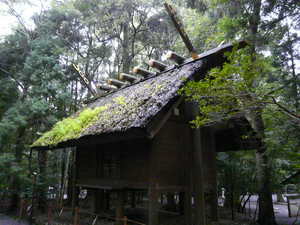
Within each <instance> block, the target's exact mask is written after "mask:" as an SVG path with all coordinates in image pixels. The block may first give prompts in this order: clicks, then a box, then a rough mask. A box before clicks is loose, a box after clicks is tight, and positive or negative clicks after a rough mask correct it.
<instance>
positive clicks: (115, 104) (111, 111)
mask: <svg viewBox="0 0 300 225" xmlns="http://www.w3.org/2000/svg"><path fill="white" fill-rule="evenodd" d="M226 48H232V45H226V46H222V47H221V48H217V49H215V50H214V51H213V50H210V53H209V54H207V53H203V54H202V55H203V57H202V58H201V59H199V60H194V61H190V62H188V63H186V64H184V65H180V66H173V67H172V68H169V69H168V70H167V71H165V72H163V73H161V74H157V75H155V76H153V77H150V78H148V79H145V80H143V81H140V82H138V83H135V84H132V85H130V86H127V87H125V88H122V89H119V90H117V91H115V92H113V93H110V94H107V95H106V96H104V97H100V98H98V99H96V100H95V101H94V102H92V103H90V104H88V105H87V106H86V107H85V108H84V109H82V110H80V111H79V112H77V113H76V114H75V115H73V116H71V117H68V118H66V119H64V120H62V121H60V122H58V123H57V124H55V125H54V127H53V128H52V129H51V130H50V131H48V132H46V133H44V134H43V135H42V136H41V137H40V138H39V139H37V140H36V141H35V142H34V143H33V144H32V147H34V148H54V147H56V146H58V147H59V146H62V145H61V144H63V143H72V141H74V140H77V143H78V140H83V139H84V138H85V137H91V136H93V137H95V136H99V135H103V134H111V133H116V132H117V133H120V134H122V133H125V132H126V131H129V130H132V129H134V128H139V129H144V128H146V127H147V125H148V124H149V122H150V121H151V119H152V118H153V117H154V116H155V115H157V114H158V113H159V112H160V111H161V110H162V109H163V108H164V107H165V106H166V105H167V104H168V103H169V102H170V101H171V100H172V99H174V98H176V97H177V96H178V90H179V89H180V88H181V87H182V86H183V85H184V83H185V82H186V80H188V79H190V78H191V77H192V76H193V75H194V74H199V73H201V71H203V68H204V67H207V66H208V67H212V66H215V65H213V64H214V63H212V62H213V61H214V62H215V63H216V58H217V57H219V58H220V57H221V58H223V54H222V55H220V54H219V53H223V52H224V49H226ZM209 57H211V58H209ZM204 62H206V63H204ZM207 69H209V68H206V70H207ZM200 76H201V74H200ZM70 145H71V144H70ZM72 145H74V143H73V144H72ZM64 146H68V145H64Z"/></svg>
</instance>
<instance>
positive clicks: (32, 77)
mask: <svg viewBox="0 0 300 225" xmlns="http://www.w3.org/2000/svg"><path fill="white" fill-rule="evenodd" d="M0 2H1V3H2V4H4V5H5V6H6V7H7V11H6V12H5V13H8V14H10V15H12V16H14V17H15V18H16V21H17V25H16V26H15V28H14V29H13V31H12V32H11V33H10V34H8V35H3V36H2V37H1V40H0V90H1V94H0V191H1V192H0V198H7V197H9V198H11V200H12V201H13V203H14V204H13V207H12V209H16V206H17V205H18V203H19V200H20V198H21V197H24V196H27V197H28V196H31V195H32V181H33V179H34V174H35V173H34V172H36V173H37V174H38V176H37V186H38V187H39V195H40V196H41V197H40V199H43V198H44V197H43V196H45V190H46V188H45V187H48V186H49V185H51V186H53V187H55V189H56V190H57V192H58V193H59V194H62V193H61V191H62V187H63V185H64V183H65V182H64V180H67V179H71V177H72V174H71V171H72V170H71V167H72V155H71V154H70V151H69V150H68V149H65V150H63V151H50V152H46V151H44V152H43V151H39V152H33V151H32V150H31V149H30V144H32V142H33V141H34V140H36V139H37V138H38V137H39V136H40V135H41V134H42V133H43V132H45V131H47V130H49V129H50V128H51V127H52V126H53V124H54V123H55V122H57V121H59V120H61V119H62V118H64V117H66V116H67V115H70V114H72V113H74V112H75V111H76V110H78V109H80V108H81V107H82V106H83V105H84V101H85V100H86V99H89V98H90V97H91V93H89V92H88V90H87V89H86V88H85V86H83V85H82V84H81V83H80V80H79V76H78V74H77V72H76V71H75V70H74V68H73V66H72V64H75V65H78V66H79V68H80V70H81V71H82V72H83V73H84V74H85V75H86V77H87V79H88V82H89V84H90V85H91V86H92V87H93V88H94V89H95V90H96V87H97V85H99V84H101V83H104V82H105V80H106V79H107V78H108V77H113V78H116V77H117V75H118V74H119V73H120V72H125V73H129V72H130V70H131V69H132V68H133V67H134V66H137V65H143V66H144V67H148V65H146V64H145V62H148V60H149V59H158V60H162V61H164V60H165V59H164V58H163V55H164V54H165V53H166V52H167V51H168V50H173V51H176V52H178V53H180V54H182V55H184V56H188V52H187V50H186V49H185V47H184V44H183V42H182V41H181V39H180V37H179V35H178V33H177V32H176V30H175V29H174V26H173V25H172V24H171V21H170V19H169V17H168V15H167V13H166V11H165V9H164V7H163V2H162V1H159V0H148V1H145V0H114V1H101V0H89V1H83V0H66V1H58V0H56V1H55V0H53V1H49V5H47V7H45V8H41V9H40V10H39V11H38V12H37V13H35V14H34V15H33V17H32V18H31V20H30V23H28V20H24V18H23V17H22V14H21V13H19V12H18V11H17V10H16V9H17V8H18V7H19V6H20V4H21V5H26V6H28V7H31V6H32V4H34V1H32V2H31V1H25V0H23V1H18V0H15V1H13V0H1V1H0ZM170 3H171V4H172V5H174V6H175V7H176V9H177V10H178V13H179V14H180V16H181V19H182V21H183V22H184V26H185V27H186V31H187V33H188V34H189V36H190V38H191V40H192V42H193V44H194V45H195V47H196V49H197V50H198V53H201V52H203V51H205V50H208V49H211V48H213V47H217V46H218V45H220V43H224V42H232V41H234V40H241V39H245V40H248V41H249V42H250V43H251V44H252V46H254V47H253V49H252V51H255V54H257V57H258V56H259V59H261V62H264V63H261V64H260V65H259V66H260V68H261V70H260V71H256V73H255V74H253V77H252V78H251V87H249V83H247V82H246V83H247V84H246V87H244V88H246V89H247V88H250V89H251V93H252V94H253V95H254V97H255V98H254V97H253V96H252V99H255V104H258V103H259V104H260V105H261V106H262V107H260V112H261V118H262V119H263V123H264V133H263V135H264V136H263V139H264V143H265V145H266V151H265V152H264V154H265V155H267V156H268V168H272V170H270V171H271V174H270V178H271V179H270V182H271V183H270V187H271V191H272V192H281V191H282V185H281V181H282V180H284V179H285V178H286V177H288V176H289V175H291V174H293V173H295V172H297V171H298V170H299V169H300V152H299V147H300V140H299V134H300V119H299V107H300V105H299V104H300V103H299V100H300V96H299V91H300V90H299V88H300V87H299V85H300V81H299V71H300V68H299V60H300V54H299V25H300V5H299V2H298V1H293V0H289V1H285V0H265V1H262V0H240V1H238V0H231V1H229V0H213V1H208V0H184V1H179V0H178V1H177V0H173V1H170ZM2 13H4V12H2ZM28 24H30V25H28ZM254 32H255V35H254V36H253V33H254ZM245 54H246V53H245ZM232 63H234V59H233V60H232ZM297 64H298V67H297ZM248 66H249V65H248ZM227 69H228V68H227ZM231 69H232V68H231ZM228 70H230V69H228ZM238 72H241V71H233V72H232V71H231V73H238ZM218 73H220V74H223V75H224V74H226V73H224V71H218ZM191 85H192V86H189V90H193V88H194V86H193V84H191ZM222 85H225V84H222ZM247 85H248V86H247ZM253 85H254V87H253ZM196 87H198V86H196ZM196 89H197V88H196ZM189 90H187V92H186V93H185V94H187V95H188V94H189V92H188V91H189ZM243 90H245V89H243ZM247 90H248V89H247ZM197 91H199V89H197ZM195 93H196V94H197V93H198V94H199V92H195ZM195 93H194V94H195ZM216 94H220V93H216ZM231 94H232V93H231ZM200 95H201V94H200ZM234 95H235V93H234ZM194 96H196V95H194ZM198 96H199V95H198ZM235 96H236V95H235ZM257 99H258V100H259V101H258V100H257ZM194 100H195V99H194ZM196 100H197V99H196ZM225 100H226V99H225ZM228 100H232V98H230V99H227V100H226V101H228ZM235 100H236V99H235ZM200 110H201V109H200ZM202 110H203V111H204V112H208V114H209V112H210V110H212V109H205V108H202ZM205 110H206V111H205ZM213 110H216V109H213ZM202 119H203V118H202ZM206 119H207V118H206ZM210 119H211V118H210ZM221 119H226V116H224V114H222V113H219V114H217V118H216V117H215V118H213V120H221ZM206 122H207V121H206ZM210 122H211V121H210ZM196 124H198V125H203V120H198V121H196ZM256 160H257V158H256V157H255V152H249V151H244V152H235V153H222V154H219V155H218V164H219V165H218V166H219V188H221V187H225V188H226V189H227V190H228V193H230V190H234V192H235V195H234V196H240V195H243V194H245V193H253V194H254V193H257V192H258V190H257V183H256V180H257V179H256V178H257V176H258V174H257V173H253V171H255V164H256ZM41 174H42V175H41ZM230 196H232V195H228V197H230ZM235 198H236V200H235V202H237V203H236V208H238V207H239V204H238V199H239V198H238V197H235ZM41 204H42V203H41Z"/></svg>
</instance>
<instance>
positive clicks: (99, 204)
mask: <svg viewBox="0 0 300 225" xmlns="http://www.w3.org/2000/svg"><path fill="white" fill-rule="evenodd" d="M104 209H105V196H104V190H102V189H97V190H95V191H94V212H95V213H99V212H102V211H103V210H104Z"/></svg>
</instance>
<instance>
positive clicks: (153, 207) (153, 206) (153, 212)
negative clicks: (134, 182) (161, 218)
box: [148, 185, 159, 225]
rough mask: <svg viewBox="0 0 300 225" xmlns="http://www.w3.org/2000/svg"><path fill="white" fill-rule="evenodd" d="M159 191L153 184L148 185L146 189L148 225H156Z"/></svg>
mask: <svg viewBox="0 0 300 225" xmlns="http://www.w3.org/2000/svg"><path fill="white" fill-rule="evenodd" d="M158 197H159V192H158V190H157V189H156V188H155V186H153V185H150V187H149V189H148V198H149V206H148V211H149V212H148V216H149V218H148V224H149V225H158V210H159V203H158Z"/></svg>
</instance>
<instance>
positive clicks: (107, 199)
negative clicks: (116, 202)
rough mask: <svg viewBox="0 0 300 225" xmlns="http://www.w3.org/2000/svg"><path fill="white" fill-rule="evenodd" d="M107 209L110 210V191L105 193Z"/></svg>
mask: <svg viewBox="0 0 300 225" xmlns="http://www.w3.org/2000/svg"><path fill="white" fill-rule="evenodd" d="M105 209H106V210H110V191H108V190H107V191H106V192H105Z"/></svg>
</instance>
